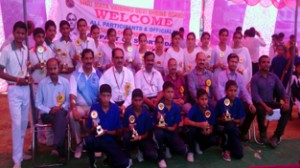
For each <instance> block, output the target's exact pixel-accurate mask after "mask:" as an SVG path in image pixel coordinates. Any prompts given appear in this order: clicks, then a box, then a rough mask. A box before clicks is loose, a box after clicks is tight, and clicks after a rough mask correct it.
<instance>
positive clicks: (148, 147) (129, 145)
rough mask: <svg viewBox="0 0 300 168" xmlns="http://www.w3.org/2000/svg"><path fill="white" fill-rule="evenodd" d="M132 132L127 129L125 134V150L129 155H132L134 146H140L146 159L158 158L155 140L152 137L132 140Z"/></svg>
mask: <svg viewBox="0 0 300 168" xmlns="http://www.w3.org/2000/svg"><path fill="white" fill-rule="evenodd" d="M130 139H131V132H130V131H126V132H125V133H124V135H123V145H124V148H125V152H126V153H127V155H128V157H130V152H131V150H132V149H133V148H134V147H138V148H139V149H140V150H141V152H143V156H144V158H145V159H149V160H154V161H156V160H157V151H156V149H155V146H154V143H153V140H152V139H151V138H146V139H142V140H140V141H134V142H132V141H130Z"/></svg>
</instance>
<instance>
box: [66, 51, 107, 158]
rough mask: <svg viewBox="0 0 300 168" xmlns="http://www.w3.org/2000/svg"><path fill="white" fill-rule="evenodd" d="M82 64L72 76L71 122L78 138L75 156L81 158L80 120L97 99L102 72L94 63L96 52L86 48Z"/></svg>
mask: <svg viewBox="0 0 300 168" xmlns="http://www.w3.org/2000/svg"><path fill="white" fill-rule="evenodd" d="M81 57H82V58H81V62H82V66H81V67H80V68H79V69H77V70H76V71H74V72H73V73H72V75H71V76H70V105H71V114H70V123H71V126H72V130H73V132H74V135H75V138H76V143H77V147H76V151H75V153H74V157H75V158H76V159H79V158H80V157H81V153H82V143H80V142H82V137H81V136H82V135H81V128H80V124H79V123H80V120H81V119H82V118H84V117H86V116H87V115H88V113H89V111H90V108H91V105H92V104H93V103H95V102H96V101H97V98H98V93H99V91H98V90H99V79H100V77H101V73H100V72H99V71H97V70H96V69H95V68H94V67H93V65H94V52H93V51H92V50H91V49H84V50H83V51H82V54H81Z"/></svg>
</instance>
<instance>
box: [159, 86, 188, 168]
mask: <svg viewBox="0 0 300 168" xmlns="http://www.w3.org/2000/svg"><path fill="white" fill-rule="evenodd" d="M163 94H164V98H163V100H162V101H161V102H160V103H159V104H158V107H156V109H155V111H154V115H153V120H154V124H155V126H156V128H155V130H154V136H155V141H156V143H157V145H158V166H159V167H160V168H162V167H167V164H166V162H165V156H164V154H163V153H164V149H163V147H164V145H165V144H168V147H169V148H171V150H173V151H174V152H176V153H179V154H183V155H184V154H186V152H187V147H186V145H185V144H184V142H183V140H182V139H181V138H180V137H179V135H178V134H177V133H176V129H177V126H178V124H179V123H180V121H181V114H180V111H181V110H180V107H179V106H178V105H177V104H176V103H174V101H173V97H174V85H173V84H172V83H171V82H170V81H167V82H165V83H164V84H163Z"/></svg>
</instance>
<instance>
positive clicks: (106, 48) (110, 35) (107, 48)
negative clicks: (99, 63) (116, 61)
mask: <svg viewBox="0 0 300 168" xmlns="http://www.w3.org/2000/svg"><path fill="white" fill-rule="evenodd" d="M116 35H117V32H116V30H115V29H114V28H109V29H108V30H107V32H106V36H107V40H108V41H107V44H103V46H102V54H103V66H104V67H105V68H104V69H105V70H107V69H108V68H110V67H112V66H113V63H112V60H111V59H112V50H113V49H114V48H116V45H115V42H116Z"/></svg>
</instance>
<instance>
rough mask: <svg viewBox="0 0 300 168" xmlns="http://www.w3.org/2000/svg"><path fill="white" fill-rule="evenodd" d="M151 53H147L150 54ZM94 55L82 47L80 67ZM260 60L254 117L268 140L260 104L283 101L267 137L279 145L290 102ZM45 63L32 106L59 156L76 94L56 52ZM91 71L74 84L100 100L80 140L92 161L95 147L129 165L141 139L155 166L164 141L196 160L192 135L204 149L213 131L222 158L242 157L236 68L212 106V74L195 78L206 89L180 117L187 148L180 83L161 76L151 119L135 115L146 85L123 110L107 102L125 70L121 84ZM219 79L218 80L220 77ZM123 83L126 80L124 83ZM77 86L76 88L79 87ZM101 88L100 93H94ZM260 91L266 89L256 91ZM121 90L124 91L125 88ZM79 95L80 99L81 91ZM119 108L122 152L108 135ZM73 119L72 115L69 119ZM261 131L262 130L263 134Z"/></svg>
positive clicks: (118, 57)
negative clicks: (84, 81) (49, 128)
mask: <svg viewBox="0 0 300 168" xmlns="http://www.w3.org/2000/svg"><path fill="white" fill-rule="evenodd" d="M122 54H123V53H122V50H120V49H118V48H116V49H114V50H113V54H112V55H113V61H114V65H115V69H114V67H113V68H112V70H113V71H114V70H116V71H118V66H120V67H122V65H123V64H122V59H123V57H122ZM150 55H151V57H149V56H150ZM152 57H154V55H153V54H151V52H149V53H148V54H147V53H146V54H145V57H144V60H145V69H146V70H147V66H149V65H151V64H147V61H148V62H151V60H148V58H152ZM201 59H204V60H201ZM92 60H93V52H92V51H91V50H89V49H86V50H84V51H83V53H82V62H83V71H84V70H85V68H84V66H85V65H90V67H92ZM232 60H234V61H232ZM171 61H172V60H170V61H169V62H171ZM231 61H232V62H233V63H232V62H231ZM196 62H197V67H196V68H199V69H201V66H202V64H203V62H205V57H204V56H203V57H202V55H201V53H200V54H197V57H196ZM237 62H238V56H236V55H230V56H228V65H229V70H230V72H231V71H232V70H235V69H234V68H233V67H236V64H237ZM259 63H260V70H261V71H260V72H259V74H256V75H255V76H254V77H253V79H252V80H253V81H252V85H251V87H252V95H254V97H253V100H254V101H255V100H256V99H259V98H260V100H259V101H255V105H256V107H259V108H258V110H257V117H258V121H259V122H258V124H259V129H260V133H261V138H265V139H262V140H264V142H265V143H266V142H267V141H268V140H267V138H266V134H265V132H266V128H265V126H264V125H263V122H261V121H264V119H265V114H266V113H265V112H264V109H267V113H268V114H271V113H272V108H280V107H281V108H282V109H283V110H282V117H281V119H280V121H279V123H278V128H277V129H276V131H275V133H274V136H273V137H272V139H271V140H272V141H271V144H272V146H273V147H275V146H277V145H278V140H279V138H280V136H281V135H282V134H283V131H284V128H285V125H286V122H287V118H288V117H287V116H288V115H289V113H288V110H289V105H288V103H287V102H288V100H287V96H286V94H285V92H284V90H283V91H282V88H283V86H282V84H281V83H280V80H279V79H278V78H276V76H274V75H273V74H272V73H269V71H268V70H269V69H268V68H269V64H270V61H269V58H268V57H266V56H262V57H261V58H260V62H259ZM46 65H47V71H48V74H49V76H48V77H46V78H45V79H43V80H42V81H41V82H40V83H39V86H38V91H37V96H36V107H37V108H38V109H39V110H40V112H41V113H42V120H43V121H44V122H51V123H52V124H53V126H54V136H55V138H54V145H55V146H56V150H57V152H58V153H59V154H60V155H61V156H63V154H64V146H63V145H64V143H63V141H64V138H65V137H64V130H63V129H61V128H63V127H65V126H66V123H67V120H66V114H67V112H66V111H67V110H68V105H69V103H71V109H72V110H74V109H73V108H74V106H73V107H72V104H76V99H74V97H73V99H72V94H71V96H70V97H69V96H68V95H70V88H69V87H70V86H69V83H68V80H67V79H65V78H62V77H59V76H58V73H59V62H58V61H57V60H56V59H55V58H51V59H49V60H48V61H47V64H46ZM234 65H235V66H234ZM203 66H204V65H203ZM232 68H233V69H232ZM122 71H123V72H124V71H126V68H124V67H123V70H122V69H121V72H122ZM195 71H196V70H195ZM203 71H205V70H203ZM91 72H92V71H91ZM91 72H90V74H89V75H83V76H82V75H79V76H78V77H77V79H81V78H82V77H87V76H90V78H88V79H90V80H91V85H82V86H78V87H87V89H91V91H92V92H87V93H88V94H89V95H91V94H93V96H94V98H95V100H96V99H97V98H99V99H100V101H99V102H96V101H91V108H90V109H87V111H88V117H89V119H88V127H89V128H91V129H92V130H94V131H93V133H92V134H91V136H88V137H85V138H84V142H85V143H84V144H85V146H86V149H87V150H88V155H89V158H90V166H91V167H94V162H95V159H94V157H95V156H94V152H96V151H97V150H100V151H101V152H104V153H106V154H107V155H108V157H109V158H110V160H111V163H112V164H113V166H115V167H127V166H130V165H131V164H132V162H131V160H130V156H129V153H130V150H131V149H132V146H133V145H135V144H138V145H139V148H140V150H141V151H142V152H144V153H143V154H144V156H145V158H151V159H152V160H156V161H158V164H159V167H166V166H167V165H166V162H165V154H164V151H165V150H164V148H165V145H164V144H165V143H166V144H167V145H168V146H169V147H170V148H171V149H172V150H173V151H175V152H177V153H181V154H187V160H188V161H190V162H193V160H194V157H193V153H194V152H195V149H196V148H195V144H196V143H195V140H199V141H200V148H201V149H202V150H204V149H205V148H207V147H209V146H211V145H214V144H216V142H218V141H217V137H216V135H221V136H220V137H221V138H222V139H223V141H222V142H223V143H222V147H223V153H222V156H223V159H224V160H226V161H230V160H231V155H232V156H234V157H236V158H241V157H242V156H243V151H242V146H241V143H240V140H239V131H238V127H239V126H240V125H242V121H243V119H244V117H245V112H244V107H243V106H244V105H245V103H244V105H243V103H242V101H241V100H240V99H239V98H236V96H237V95H238V94H239V95H243V94H246V93H243V90H244V89H242V87H244V86H243V85H240V83H238V82H239V81H238V80H237V79H238V74H235V76H236V77H235V78H234V79H233V80H231V79H230V78H229V74H228V72H227V78H228V79H227V80H228V81H227V82H226V83H225V87H224V88H225V93H226V95H224V96H222V97H221V98H220V99H219V101H218V102H217V103H216V105H215V110H214V111H213V110H211V109H210V108H209V106H210V105H209V94H208V93H207V91H208V92H209V91H210V87H211V86H212V85H213V84H215V83H214V82H213V81H212V80H213V79H212V78H210V79H206V80H205V81H199V80H198V81H197V82H200V83H201V82H204V83H205V87H204V88H205V89H203V88H202V89H201V85H200V84H198V85H196V86H197V87H198V88H197V93H196V98H195V101H196V102H197V104H196V105H194V106H193V107H192V108H190V110H188V113H187V118H186V119H184V124H185V125H187V131H186V135H187V138H186V139H187V140H186V142H187V144H188V150H187V148H186V145H185V143H184V141H183V140H182V139H181V138H180V137H179V136H178V135H177V133H176V132H175V131H176V128H177V126H178V124H179V122H180V121H181V114H180V112H181V111H182V109H181V108H180V106H179V105H178V104H180V103H175V101H174V93H175V92H176V91H178V89H177V90H176V88H178V86H177V85H176V83H175V85H174V84H173V83H172V82H165V83H164V84H163V87H162V91H161V92H160V95H159V96H160V97H161V99H159V100H157V102H155V103H153V104H152V106H153V107H154V108H155V110H154V114H153V116H152V117H153V118H152V119H151V117H150V115H149V114H148V113H147V112H146V113H147V114H145V117H144V115H142V116H143V117H141V116H139V113H141V112H142V111H145V109H144V108H142V107H143V106H142V104H143V102H145V104H147V103H146V100H147V99H146V98H145V95H144V94H143V93H142V92H141V90H143V91H144V89H141V90H134V91H132V92H131V94H128V93H127V94H126V100H125V101H128V102H130V103H129V105H127V106H126V107H127V108H126V112H125V114H123V112H122V111H123V109H125V106H123V105H124V101H123V102H122V103H118V102H117V101H114V102H115V103H116V104H118V106H119V107H118V106H117V105H115V104H113V103H109V102H110V101H111V100H113V96H114V94H115V93H114V92H115V91H114V90H116V89H118V88H119V90H117V91H119V92H120V90H121V89H120V87H121V86H123V85H122V84H123V83H124V81H126V79H128V77H125V76H126V75H125V72H124V73H123V79H122V82H121V86H119V84H118V81H121V80H117V79H118V78H117V77H116V73H115V72H114V73H113V75H114V79H115V80H113V81H114V83H115V85H117V86H116V87H117V88H114V86H113V85H112V84H111V83H110V81H106V82H104V83H103V84H101V80H105V73H104V74H103V76H102V77H100V81H99V83H98V80H99V76H97V74H92V75H91ZM108 72H109V70H108ZM267 72H268V73H267ZM106 73H107V72H106ZM206 73H207V72H206ZM83 74H84V72H83ZM74 75H76V74H74ZM93 75H96V76H93ZM120 76H122V75H120ZM97 77H98V78H97ZM109 77H110V78H111V77H112V76H111V75H110V76H108V77H107V78H106V80H107V79H109ZM199 78H200V79H201V78H202V77H201V76H200V77H199V76H198V79H199ZM256 78H258V79H256ZM97 79H98V80H97ZM202 79H203V78H202ZM208 80H211V81H210V82H211V83H208ZM255 80H257V81H255ZM71 81H72V77H71ZM150 81H151V80H150ZM254 82H255V83H254ZM266 82H267V84H266ZM189 84H190V83H189ZM99 85H101V87H100V90H99V88H98V86H99ZM218 85H221V84H220V83H218ZM111 86H112V87H111ZM124 86H126V84H125V85H124ZM133 86H134V85H133ZM133 86H130V85H129V86H128V85H127V87H125V91H126V88H127V89H130V90H133ZM199 86H200V87H199ZM222 86H223V85H222ZM71 87H72V84H71ZM263 87H267V88H263ZM272 88H273V89H272ZM274 88H276V89H278V90H279V91H280V94H281V96H282V97H283V98H285V100H284V101H285V103H284V104H282V105H281V104H279V103H278V104H276V103H275V102H272V101H273V100H271V101H268V99H269V97H271V96H272V95H273V90H274ZM76 90H77V91H78V88H77V89H76ZM94 90H97V92H95V91H94ZM180 90H181V89H180ZM99 91H100V94H98V92H99ZM261 91H264V92H263V93H260V92H261ZM71 92H72V89H71ZM127 92H128V90H127ZM181 92H182V91H181ZM94 93H95V94H94ZM104 93H107V94H104ZM121 94H122V96H123V94H124V92H123V93H121ZM248 94H249V93H248ZM81 95H86V94H82V93H81ZM129 95H130V96H129ZM119 96H120V95H119ZM244 96H245V95H244ZM246 96H247V95H246ZM248 96H249V95H248ZM260 96H261V97H260ZM82 98H83V99H84V97H82ZM241 98H244V97H241ZM128 99H130V101H129V100H128ZM120 100H122V99H120ZM74 102H75V103H74ZM105 102H106V103H105ZM131 102H132V103H131ZM265 102H266V103H265ZM161 103H162V104H161ZM130 104H132V106H130ZM154 104H157V105H154ZM246 104H247V103H246ZM150 105H151V104H150ZM182 105H183V103H182ZM148 106H149V104H148ZM247 106H249V110H250V111H251V112H252V113H251V112H249V113H248V112H247V115H250V120H251V119H252V120H253V118H251V117H253V116H254V112H255V110H256V109H255V107H254V106H253V104H252V100H251V97H250V102H249V104H247ZM77 107H78V106H77ZM75 108H76V106H75ZM76 110H78V108H76ZM259 110H260V111H259ZM60 111H64V112H63V113H61V112H60ZM120 111H121V113H122V115H124V121H123V127H124V128H125V131H124V136H123V141H122V142H123V144H124V148H125V153H123V152H122V151H121V148H120V147H119V146H118V145H117V143H116V142H115V141H113V138H112V136H113V135H116V134H117V130H119V129H120V128H121V125H122V124H121V119H120ZM74 114H75V116H73V117H74V118H75V120H76V121H77V120H80V119H81V117H82V116H83V115H84V113H83V114H82V115H79V116H76V115H78V114H77V113H76V112H75V113H74V111H72V113H71V121H72V115H74ZM141 114H142V113H141ZM140 118H141V119H140ZM147 118H149V121H148V122H146V121H140V120H143V119H147ZM46 119H48V120H46ZM75 120H74V119H73V121H75ZM152 120H153V121H152ZM252 120H251V121H250V123H251V122H252ZM163 121H165V122H163ZM248 122H249V121H248ZM139 123H142V124H143V125H144V126H141V127H144V128H143V129H142V128H140V127H139ZM247 124H249V123H247ZM247 124H246V125H245V123H244V124H243V125H242V127H241V128H242V129H241V132H242V131H243V130H248V129H249V127H248V128H247ZM152 127H154V130H153V137H155V138H154V139H155V143H153V142H152V143H148V142H149V141H150V140H151V137H152V136H151V134H150V133H151V131H150V132H149V130H152ZM126 128H127V129H126ZM133 128H134V129H133ZM126 130H127V131H126ZM128 131H131V132H134V135H136V136H132V133H130V134H129V133H128ZM195 132H199V134H195ZM136 133H137V134H136ZM220 133H221V134H220ZM242 133H243V132H242ZM262 133H263V134H264V135H262ZM149 134H150V135H149ZM225 134H226V136H225ZM196 135H197V136H196ZM203 137H204V138H203ZM131 138H132V139H131ZM146 140H148V142H147V143H144V141H146ZM79 141H82V140H81V137H80V136H79ZM142 141H143V143H142ZM154 144H156V145H157V147H156V148H154V147H153V145H154ZM79 145H82V144H79ZM156 149H157V150H156ZM75 154H76V153H75Z"/></svg>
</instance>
